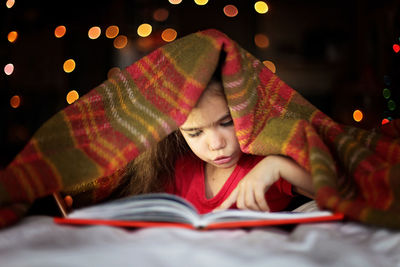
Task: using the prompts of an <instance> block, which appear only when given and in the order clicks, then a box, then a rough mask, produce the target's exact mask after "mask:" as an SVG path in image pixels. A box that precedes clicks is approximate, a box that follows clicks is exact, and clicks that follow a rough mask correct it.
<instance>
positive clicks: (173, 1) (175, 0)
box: [168, 0, 182, 5]
mask: <svg viewBox="0 0 400 267" xmlns="http://www.w3.org/2000/svg"><path fill="white" fill-rule="evenodd" d="M168 2H170V3H171V4H173V5H179V4H180V3H181V2H182V0H168Z"/></svg>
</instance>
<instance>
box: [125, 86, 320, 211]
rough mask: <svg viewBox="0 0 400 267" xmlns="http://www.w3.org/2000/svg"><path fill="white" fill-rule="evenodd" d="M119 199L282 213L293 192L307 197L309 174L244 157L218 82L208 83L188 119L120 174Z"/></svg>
mask: <svg viewBox="0 0 400 267" xmlns="http://www.w3.org/2000/svg"><path fill="white" fill-rule="evenodd" d="M124 179H125V181H127V182H128V183H129V186H127V187H125V188H124V189H123V192H122V194H123V195H127V194H140V193H148V192H168V193H172V194H176V195H179V196H182V197H184V198H186V199H187V200H189V201H190V202H192V203H193V204H194V205H195V206H196V208H197V209H198V210H199V212H200V213H206V212H210V211H213V210H220V209H227V208H231V207H235V206H236V207H237V208H239V209H252V210H260V211H279V210H283V209H285V208H286V206H287V205H288V204H289V202H290V200H291V199H292V197H293V194H292V192H300V193H302V194H305V195H307V196H312V195H313V193H314V191H313V186H312V180H311V176H310V174H309V173H308V172H307V171H305V170H304V169H303V168H302V167H300V166H299V165H297V164H296V163H295V162H294V161H293V160H291V159H289V158H287V157H283V156H278V155H270V156H267V157H261V156H255V155H248V154H244V153H243V152H242V151H241V150H240V147H239V142H238V139H237V137H236V133H235V129H234V125H233V120H232V117H231V115H230V112H229V109H228V105H227V102H226V98H225V95H224V93H223V89H222V85H221V82H220V81H217V80H215V79H214V80H212V81H211V82H210V84H209V85H208V87H207V88H206V89H205V91H204V92H203V94H202V96H201V97H200V99H199V101H198V103H197V105H196V107H195V108H194V109H192V111H191V113H190V114H189V116H188V118H187V120H186V121H185V122H184V123H183V124H182V125H181V127H180V128H179V129H178V130H177V131H176V132H174V133H172V134H170V135H169V136H168V137H167V138H165V139H164V140H163V141H161V142H159V143H158V144H157V146H156V147H154V148H153V149H150V150H148V151H146V152H144V153H142V154H141V155H140V156H139V157H138V158H136V159H135V160H134V161H133V162H132V164H130V165H128V166H127V168H126V170H125V178H124Z"/></svg>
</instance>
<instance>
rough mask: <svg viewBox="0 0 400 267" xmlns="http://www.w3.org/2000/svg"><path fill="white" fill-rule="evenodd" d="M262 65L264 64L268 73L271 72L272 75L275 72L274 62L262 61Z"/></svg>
mask: <svg viewBox="0 0 400 267" xmlns="http://www.w3.org/2000/svg"><path fill="white" fill-rule="evenodd" d="M263 64H264V65H265V66H266V67H267V68H268V69H269V70H270V71H272V72H273V73H275V72H276V66H275V64H274V62H272V61H269V60H264V61H263Z"/></svg>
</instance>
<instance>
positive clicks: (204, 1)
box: [194, 0, 208, 6]
mask: <svg viewBox="0 0 400 267" xmlns="http://www.w3.org/2000/svg"><path fill="white" fill-rule="evenodd" d="M194 2H195V3H196V4H197V5H199V6H204V5H206V4H207V3H208V0H194Z"/></svg>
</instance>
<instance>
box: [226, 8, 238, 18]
mask: <svg viewBox="0 0 400 267" xmlns="http://www.w3.org/2000/svg"><path fill="white" fill-rule="evenodd" d="M238 13H239V11H238V9H237V8H236V6H234V5H226V6H225V7H224V14H225V15H226V16H227V17H230V18H232V17H235V16H236V15H237V14H238Z"/></svg>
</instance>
